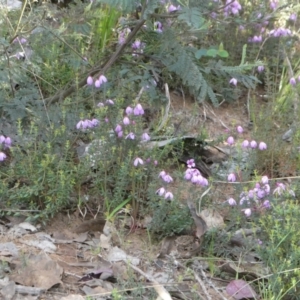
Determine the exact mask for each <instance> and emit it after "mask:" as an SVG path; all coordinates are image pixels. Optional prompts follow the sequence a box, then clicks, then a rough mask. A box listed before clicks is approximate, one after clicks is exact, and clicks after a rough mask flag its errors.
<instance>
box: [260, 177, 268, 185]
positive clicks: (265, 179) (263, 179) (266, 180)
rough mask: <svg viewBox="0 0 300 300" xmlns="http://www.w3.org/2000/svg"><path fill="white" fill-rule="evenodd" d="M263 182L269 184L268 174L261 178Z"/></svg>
mask: <svg viewBox="0 0 300 300" xmlns="http://www.w3.org/2000/svg"><path fill="white" fill-rule="evenodd" d="M261 182H262V183H263V184H268V182H269V178H268V176H263V177H262V178H261Z"/></svg>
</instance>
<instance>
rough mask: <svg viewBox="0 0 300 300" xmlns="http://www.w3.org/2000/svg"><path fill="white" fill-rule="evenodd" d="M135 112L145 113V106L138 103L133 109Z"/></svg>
mask: <svg viewBox="0 0 300 300" xmlns="http://www.w3.org/2000/svg"><path fill="white" fill-rule="evenodd" d="M133 114H134V115H135V116H141V115H143V114H144V109H143V107H142V105H141V104H139V103H138V104H137V105H136V107H135V108H134V109H133Z"/></svg>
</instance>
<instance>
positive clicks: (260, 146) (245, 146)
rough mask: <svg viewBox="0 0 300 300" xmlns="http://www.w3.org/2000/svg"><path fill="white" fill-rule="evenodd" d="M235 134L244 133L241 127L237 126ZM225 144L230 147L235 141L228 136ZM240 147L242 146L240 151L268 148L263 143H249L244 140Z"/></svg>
mask: <svg viewBox="0 0 300 300" xmlns="http://www.w3.org/2000/svg"><path fill="white" fill-rule="evenodd" d="M236 130H237V132H238V133H240V134H242V133H243V132H244V129H243V127H242V126H237V128H236ZM227 144H228V145H230V146H233V145H234V144H235V139H234V137H233V136H229V137H228V138H227ZM241 146H242V149H244V150H245V149H249V148H251V149H256V148H258V149H259V150H266V149H267V148H268V147H267V144H266V143H265V142H263V141H261V142H259V143H257V142H256V141H255V140H251V141H250V142H249V141H248V140H244V141H243V142H242V143H241Z"/></svg>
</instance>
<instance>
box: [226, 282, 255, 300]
mask: <svg viewBox="0 0 300 300" xmlns="http://www.w3.org/2000/svg"><path fill="white" fill-rule="evenodd" d="M226 292H227V293H228V294H229V295H230V296H232V297H233V298H234V299H237V300H239V299H244V298H246V299H248V298H256V297H257V294H256V293H255V291H254V290H253V289H252V288H251V286H250V285H249V284H248V283H247V282H246V281H244V280H241V279H238V280H232V281H230V282H229V284H228V285H227V287H226Z"/></svg>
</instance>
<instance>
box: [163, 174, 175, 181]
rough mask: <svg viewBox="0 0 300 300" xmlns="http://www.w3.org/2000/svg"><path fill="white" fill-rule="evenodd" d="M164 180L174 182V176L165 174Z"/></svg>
mask: <svg viewBox="0 0 300 300" xmlns="http://www.w3.org/2000/svg"><path fill="white" fill-rule="evenodd" d="M162 180H163V181H164V182H167V183H170V182H173V178H172V177H171V176H170V175H169V174H166V175H165V176H163V177H162Z"/></svg>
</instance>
